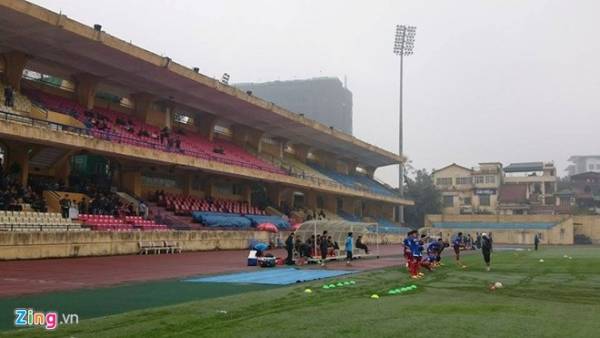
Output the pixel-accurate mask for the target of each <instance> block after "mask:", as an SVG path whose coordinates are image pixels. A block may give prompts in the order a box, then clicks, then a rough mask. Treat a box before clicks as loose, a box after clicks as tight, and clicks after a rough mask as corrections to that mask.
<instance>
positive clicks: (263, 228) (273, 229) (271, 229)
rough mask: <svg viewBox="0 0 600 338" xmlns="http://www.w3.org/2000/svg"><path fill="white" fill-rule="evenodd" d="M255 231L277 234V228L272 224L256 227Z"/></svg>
mask: <svg viewBox="0 0 600 338" xmlns="http://www.w3.org/2000/svg"><path fill="white" fill-rule="evenodd" d="M256 229H257V230H261V231H269V232H278V231H279V230H278V229H277V226H276V225H275V224H273V223H262V224H259V225H258V226H257V227H256Z"/></svg>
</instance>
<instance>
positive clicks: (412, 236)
mask: <svg viewBox="0 0 600 338" xmlns="http://www.w3.org/2000/svg"><path fill="white" fill-rule="evenodd" d="M403 244H404V258H405V259H406V266H407V268H408V272H409V273H410V277H411V278H413V279H418V278H422V277H423V276H424V274H423V273H422V272H421V268H422V267H423V268H425V269H427V270H429V271H432V270H433V269H435V268H436V267H438V266H440V265H442V251H444V249H445V248H447V247H448V246H449V244H448V243H445V242H444V241H443V240H442V239H441V238H439V239H437V240H432V241H429V238H428V237H427V235H421V237H420V238H419V232H418V231H417V230H412V231H410V232H408V234H407V236H406V238H405V239H404V242H403Z"/></svg>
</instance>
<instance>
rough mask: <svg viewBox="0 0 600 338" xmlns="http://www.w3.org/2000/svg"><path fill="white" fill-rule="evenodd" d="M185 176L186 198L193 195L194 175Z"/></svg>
mask: <svg viewBox="0 0 600 338" xmlns="http://www.w3.org/2000/svg"><path fill="white" fill-rule="evenodd" d="M182 176H183V191H182V193H183V194H184V195H186V196H188V195H190V194H191V193H192V173H191V172H186V173H185V174H184V175H182Z"/></svg>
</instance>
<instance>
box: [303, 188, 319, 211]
mask: <svg viewBox="0 0 600 338" xmlns="http://www.w3.org/2000/svg"><path fill="white" fill-rule="evenodd" d="M304 205H305V206H306V207H307V208H308V209H310V210H314V211H316V212H318V211H319V210H318V208H317V193H316V191H314V190H307V191H305V192H304Z"/></svg>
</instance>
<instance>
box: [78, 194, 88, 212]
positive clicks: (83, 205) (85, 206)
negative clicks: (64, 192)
mask: <svg viewBox="0 0 600 338" xmlns="http://www.w3.org/2000/svg"><path fill="white" fill-rule="evenodd" d="M88 209H89V205H88V201H87V199H86V198H85V197H83V198H82V199H81V201H80V202H79V213H81V214H87V213H88V211H89V210H88Z"/></svg>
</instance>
